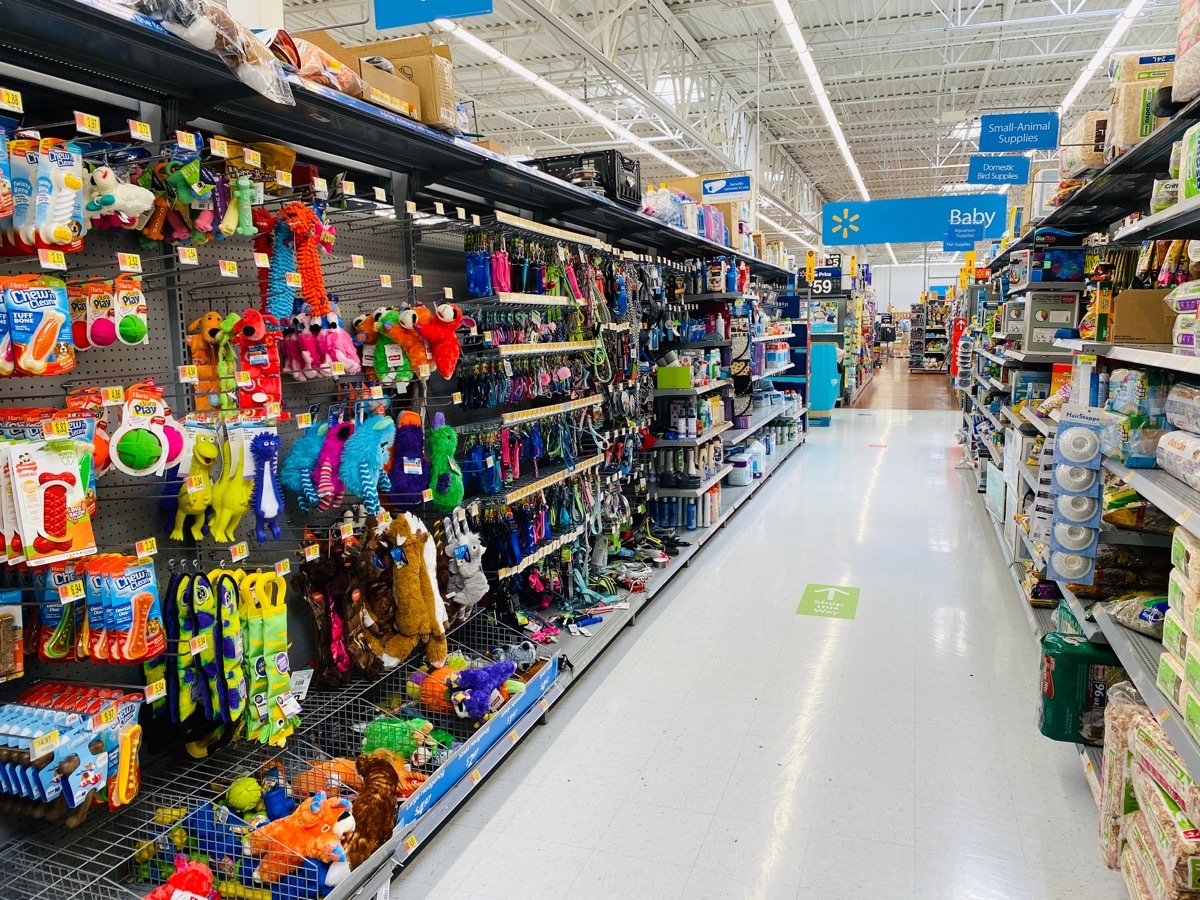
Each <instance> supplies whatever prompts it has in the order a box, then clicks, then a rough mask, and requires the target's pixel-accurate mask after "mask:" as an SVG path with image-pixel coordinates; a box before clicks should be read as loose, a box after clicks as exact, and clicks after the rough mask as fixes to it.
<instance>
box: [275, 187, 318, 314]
mask: <svg viewBox="0 0 1200 900" xmlns="http://www.w3.org/2000/svg"><path fill="white" fill-rule="evenodd" d="M279 215H280V217H281V218H283V219H286V220H287V224H288V227H289V228H291V230H292V240H293V242H294V244H295V248H296V271H297V272H299V273H300V277H301V279H302V281H301V286H300V290H301V295H302V296H303V298H304V302H305V303H306V304H308V314H309V315H310V316H312V317H313V319H323V318H324V317H325V316H327V315H329V311H330V307H329V294H328V293H327V292H326V290H325V275H324V273H323V272H322V271H321V260H320V257H319V254H318V252H317V251H318V246H319V244H320V239H321V235H323V234H324V229H323V226H322V225H321V221H320V219H318V218H317V214H316V213H315V212H313V210H312V208H311V207H309V206H306V205H305V204H303V203H289V204H287V205H286V206H285V207H284V208H283V209H282V210H281V211H280V213H279Z"/></svg>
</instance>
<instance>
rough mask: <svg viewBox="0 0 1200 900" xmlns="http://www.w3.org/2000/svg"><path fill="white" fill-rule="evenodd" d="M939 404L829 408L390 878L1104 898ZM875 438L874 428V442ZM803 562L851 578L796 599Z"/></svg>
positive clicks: (1073, 764)
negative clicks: (824, 596) (847, 601)
mask: <svg viewBox="0 0 1200 900" xmlns="http://www.w3.org/2000/svg"><path fill="white" fill-rule="evenodd" d="M957 418H958V416H957V414H956V413H946V412H908V411H900V410H875V411H873V412H871V413H869V414H867V413H863V412H859V411H856V410H847V411H839V412H838V413H836V414H835V421H834V423H833V425H832V427H830V428H828V429H816V430H814V431H813V433H812V435H811V437H810V439H809V442H808V445H807V446H805V447H804V448H802V449H801V450H800V452H799V453H798V454H797V455H796V457H794V458H793V459H792V460H790V461H789V462H788V463H787V464H786V465H785V466H784V467H783V468H782V469H781V470H780V471H779V473H778V474H777V475H776V476H775V478H774V480H773V482H772V484H771V485H770V487H768V488H767V489H766V490H765V491H764V493H763V495H760V496H756V497H755V498H754V499H753V500H751V501H750V503H749V504H748V505H747V506H746V507H745V508H744V509H743V510H742V511H741V512H739V513H738V515H737V517H736V518H735V519H734V520H733V522H732V524H731V525H730V527H729V528H727V529H726V531H725V533H724V534H723V535H721V536H720V537H718V538H717V539H716V541H714V543H713V545H712V546H711V547H709V548H707V549H705V551H704V552H703V553H702V554H701V555H700V556H698V557H697V559H696V561H695V562H694V563H693V564H692V566H691V567H690V568H689V569H688V570H687V571H685V572H684V573H682V574H681V575H679V576H678V577H677V579H676V581H675V582H674V583H673V585H672V587H671V588H670V589H668V590H667V591H665V592H664V593H663V594H661V595H660V596H659V597H658V598H657V599H656V600H655V601H654V602H653V603H652V604H651V607H650V609H649V611H648V612H647V613H646V614H645V615H644V616H643V617H642V619H641V620H640V621H639V623H638V625H637V627H636V628H635V629H631V630H630V632H629V633H628V634H626V635H622V636H621V637H619V638H618V640H617V642H616V643H615V644H614V645H613V646H612V647H611V648H610V649H609V651H608V652H607V653H606V654H605V655H604V656H602V657H601V659H600V660H599V661H598V662H597V663H596V665H595V666H594V667H593V668H592V669H591V670H589V671H588V672H586V673H584V674H583V675H581V676H580V679H579V683H578V684H577V685H575V686H574V687H573V688H572V689H571V690H570V691H569V692H568V693H567V695H566V696H565V697H564V699H563V700H562V702H561V703H560V704H559V705H557V706H556V707H554V708H553V709H552V710H551V715H550V718H549V724H548V725H546V726H545V727H544V728H539V729H536V730H535V731H534V733H533V734H532V735H531V736H530V737H529V738H528V739H527V740H526V741H525V742H524V743H523V745H522V746H520V747H519V748H517V750H516V751H515V752H514V754H513V756H512V757H511V758H510V759H509V760H508V761H506V762H505V763H504V764H503V766H502V767H501V768H500V769H499V770H498V771H497V772H496V773H495V775H493V777H492V778H491V779H490V780H489V781H488V782H487V783H486V784H484V785H483V786H482V788H481V789H480V790H479V791H478V794H477V796H476V797H475V798H473V799H472V800H471V801H470V802H469V803H468V804H467V805H466V806H465V807H464V808H463V809H462V810H461V811H460V812H459V814H458V815H456V816H455V817H454V819H453V820H452V821H451V823H450V824H449V825H448V826H447V827H446V828H445V829H443V831H442V832H441V833H440V834H439V835H437V836H436V837H435V838H434V839H433V840H432V841H431V842H430V844H429V846H428V847H426V848H425V849H424V850H423V851H422V852H421V853H420V854H419V855H418V857H417V859H416V861H415V862H414V864H413V865H412V866H411V867H409V868H408V869H407V870H406V871H405V872H403V873H402V874H401V875H400V877H399V879H398V881H397V883H396V889H395V890H394V891H393V896H403V897H405V898H418V897H430V898H438V900H447V898H450V900H466V898H510V897H511V898H520V900H531V898H555V900H557V898H568V900H574V898H591V897H597V898H621V900H631V898H648V900H669V898H688V900H699V898H714V900H718V898H720V900H724V898H762V900H768V898H769V900H775V898H780V900H782V898H835V897H874V898H887V900H894V898H895V900H898V898H903V897H919V898H922V900H926V898H930V900H932V898H942V897H946V898H961V900H1007V898H1024V900H1030V898H1036V900H1067V898H1081V900H1082V898H1086V900H1109V898H1113V900H1116V898H1123V897H1125V891H1124V888H1123V887H1122V884H1121V881H1120V879H1119V878H1118V877H1117V876H1116V875H1114V874H1113V873H1110V872H1108V871H1107V870H1105V868H1104V866H1103V864H1102V863H1101V861H1100V856H1099V852H1098V850H1097V844H1096V837H1095V832H1096V807H1095V804H1094V802H1093V800H1092V797H1091V794H1090V793H1089V792H1088V789H1087V786H1086V784H1085V782H1084V779H1083V773H1082V768H1081V766H1080V764H1079V759H1078V756H1077V755H1076V753H1075V750H1074V747H1073V746H1072V745H1067V744H1056V743H1054V742H1052V741H1049V740H1046V739H1044V738H1042V737H1041V736H1040V735H1039V734H1038V732H1037V727H1036V719H1035V697H1036V690H1037V649H1036V645H1035V642H1034V639H1033V637H1032V635H1031V634H1030V632H1029V627H1028V625H1027V623H1026V620H1025V616H1024V614H1023V613H1022V612H1021V610H1020V609H1019V608H1018V606H1017V599H1016V597H1015V591H1014V588H1013V584H1012V581H1011V579H1010V578H1009V575H1008V573H1007V572H1005V570H1004V564H1003V561H1002V559H1001V557H1000V553H999V550H998V548H997V545H996V539H995V535H994V533H993V532H992V529H991V525H990V524H989V523H988V521H987V519H986V514H985V513H984V512H983V508H982V503H981V502H980V498H979V496H978V495H977V494H976V493H975V492H974V490H973V487H972V485H971V479H970V478H968V477H966V476H964V475H963V474H962V473H961V472H958V471H956V470H955V463H956V461H957V460H958V459H959V457H960V453H959V451H958V450H957V449H955V448H954V446H953V444H954V439H953V434H954V429H955V426H956V420H957ZM871 444H886V445H887V446H886V448H873V447H870V446H869V445H871ZM806 582H816V583H823V584H845V585H852V586H856V587H859V588H861V589H862V594H861V599H860V602H859V607H858V614H857V617H856V618H855V619H854V620H852V621H845V620H836V619H820V618H813V617H809V616H799V615H796V613H795V610H796V606H797V604H798V602H799V599H800V593H801V590H802V588H803V585H804V584H805V583H806Z"/></svg>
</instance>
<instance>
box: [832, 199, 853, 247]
mask: <svg viewBox="0 0 1200 900" xmlns="http://www.w3.org/2000/svg"><path fill="white" fill-rule="evenodd" d="M857 221H858V213H855V214H854V215H850V210H849V209H847V208H846V207H842V214H841V215H840V216H839V215H838V214H837V213H834V214H833V233H834V234H835V235H838V236H839V237H841V239H842V240H845V239H846V238H848V237H850V232H852V231H858V226H857V225H855V224H854V223H855V222H857Z"/></svg>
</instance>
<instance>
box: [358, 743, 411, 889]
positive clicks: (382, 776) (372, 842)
mask: <svg viewBox="0 0 1200 900" xmlns="http://www.w3.org/2000/svg"><path fill="white" fill-rule="evenodd" d="M354 765H355V768H357V769H358V772H359V774H360V775H362V782H363V785H362V788H361V789H360V790H359V792H358V796H357V797H355V798H354V804H353V810H354V833H353V834H352V835H351V836H350V839H349V841H348V842H347V843H346V858H347V861H348V862H349V863H350V869H351V870H352V871H353V870H354V869H357V868H358V867H359V866H361V865H362V864H363V863H364V862H366V861H367V858H368V857H370V855H371V854H372V853H374V852H375V851H376V850H378V849H379V848H380V847H382V846H383V845H384V844H385V843H387V841H388V839H389V838H390V837H391V836H392V831H393V830H394V829H395V827H396V787H397V785H398V784H399V781H400V779H399V778H397V777H396V770H395V769H394V768H393V767H392V764H391V763H390V762H389V761H388V760H387V759H385V758H381V757H378V756H360V757H359V758H358V759H357V760H356V761H355V763H354Z"/></svg>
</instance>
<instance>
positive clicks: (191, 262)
mask: <svg viewBox="0 0 1200 900" xmlns="http://www.w3.org/2000/svg"><path fill="white" fill-rule="evenodd" d="M175 255H176V256H178V257H179V264H180V265H181V266H198V265H200V254H199V253H197V252H196V248H195V247H176V248H175Z"/></svg>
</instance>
